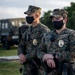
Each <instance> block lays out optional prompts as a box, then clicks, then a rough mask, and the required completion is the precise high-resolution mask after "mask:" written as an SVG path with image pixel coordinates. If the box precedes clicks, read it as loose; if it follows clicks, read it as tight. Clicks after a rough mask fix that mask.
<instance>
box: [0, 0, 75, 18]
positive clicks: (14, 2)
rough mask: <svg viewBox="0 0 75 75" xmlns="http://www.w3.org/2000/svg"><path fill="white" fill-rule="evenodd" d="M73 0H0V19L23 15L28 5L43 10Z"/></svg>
mask: <svg viewBox="0 0 75 75" xmlns="http://www.w3.org/2000/svg"><path fill="white" fill-rule="evenodd" d="M71 2H75V0H0V19H6V18H20V17H25V16H26V15H24V11H26V10H27V9H28V6H29V5H36V6H39V7H41V8H42V14H43V12H44V11H48V10H53V9H55V8H63V7H66V6H70V3H71Z"/></svg>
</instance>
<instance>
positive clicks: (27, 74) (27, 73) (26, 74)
mask: <svg viewBox="0 0 75 75" xmlns="http://www.w3.org/2000/svg"><path fill="white" fill-rule="evenodd" d="M32 68H33V67H32V66H31V65H30V64H26V65H24V66H23V71H22V75H34V74H33V73H32V72H31V69H32ZM33 72H34V73H35V72H36V73H37V75H46V74H45V71H44V69H43V67H41V66H40V68H39V69H37V70H33Z"/></svg>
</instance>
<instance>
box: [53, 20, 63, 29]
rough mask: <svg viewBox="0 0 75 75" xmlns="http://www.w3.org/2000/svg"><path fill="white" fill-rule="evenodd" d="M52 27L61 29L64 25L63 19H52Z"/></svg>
mask: <svg viewBox="0 0 75 75" xmlns="http://www.w3.org/2000/svg"><path fill="white" fill-rule="evenodd" d="M52 24H53V27H54V28H55V29H57V30H59V29H61V28H62V27H63V25H64V23H63V20H61V21H54V22H53V23H52Z"/></svg>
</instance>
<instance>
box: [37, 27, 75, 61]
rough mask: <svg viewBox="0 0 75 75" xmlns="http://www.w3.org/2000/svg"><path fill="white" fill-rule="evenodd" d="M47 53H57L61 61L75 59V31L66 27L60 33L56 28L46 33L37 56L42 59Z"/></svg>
mask: <svg viewBox="0 0 75 75" xmlns="http://www.w3.org/2000/svg"><path fill="white" fill-rule="evenodd" d="M47 53H48V54H49V53H50V54H55V55H56V56H57V57H58V60H60V61H65V62H70V61H73V60H74V59H75V31H74V30H71V29H68V28H66V29H64V30H63V31H62V32H61V33H60V34H58V33H56V31H55V30H53V31H51V32H48V33H46V34H45V35H44V37H43V38H42V43H41V44H40V46H39V48H38V52H37V56H38V58H40V59H42V58H43V56H44V54H47Z"/></svg>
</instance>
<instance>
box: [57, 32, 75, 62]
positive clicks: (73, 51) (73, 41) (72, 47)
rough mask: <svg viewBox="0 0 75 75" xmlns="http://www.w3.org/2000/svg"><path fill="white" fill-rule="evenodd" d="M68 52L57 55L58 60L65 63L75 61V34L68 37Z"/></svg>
mask: <svg viewBox="0 0 75 75" xmlns="http://www.w3.org/2000/svg"><path fill="white" fill-rule="evenodd" d="M68 41H69V42H68V48H67V49H68V50H67V51H62V52H58V53H56V55H57V56H58V59H62V60H64V61H73V59H75V32H72V33H70V35H69V37H68Z"/></svg>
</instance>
